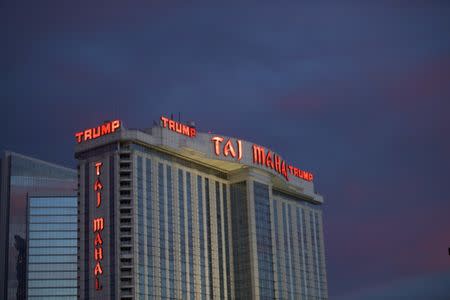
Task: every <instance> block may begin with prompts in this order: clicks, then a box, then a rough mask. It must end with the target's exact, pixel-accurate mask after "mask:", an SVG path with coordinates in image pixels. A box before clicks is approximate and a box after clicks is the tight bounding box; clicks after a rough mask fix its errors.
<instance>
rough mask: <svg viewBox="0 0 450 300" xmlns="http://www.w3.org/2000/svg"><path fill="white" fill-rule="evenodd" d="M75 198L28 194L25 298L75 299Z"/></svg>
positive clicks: (76, 199) (36, 299) (35, 299)
mask: <svg viewBox="0 0 450 300" xmlns="http://www.w3.org/2000/svg"><path fill="white" fill-rule="evenodd" d="M77 202H78V198H77V197H76V196H72V197H61V196H59V197H48V196H47V197H45V196H30V197H29V198H28V214H27V215H28V243H27V253H28V259H27V296H28V299H33V300H38V299H40V300H44V299H61V300H69V299H72V300H74V299H77V209H78V206H77Z"/></svg>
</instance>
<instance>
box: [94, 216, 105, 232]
mask: <svg viewBox="0 0 450 300" xmlns="http://www.w3.org/2000/svg"><path fill="white" fill-rule="evenodd" d="M101 230H103V218H96V219H94V232H97V231H101Z"/></svg>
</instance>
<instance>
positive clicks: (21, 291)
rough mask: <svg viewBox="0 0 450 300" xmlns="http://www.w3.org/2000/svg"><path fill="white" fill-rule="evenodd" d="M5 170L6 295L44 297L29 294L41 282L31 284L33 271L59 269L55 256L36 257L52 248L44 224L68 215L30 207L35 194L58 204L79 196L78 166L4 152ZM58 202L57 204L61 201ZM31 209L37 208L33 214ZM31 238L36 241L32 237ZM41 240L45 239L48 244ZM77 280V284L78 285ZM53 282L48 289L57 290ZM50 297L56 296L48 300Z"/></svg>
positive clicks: (2, 274)
mask: <svg viewBox="0 0 450 300" xmlns="http://www.w3.org/2000/svg"><path fill="white" fill-rule="evenodd" d="M0 170H1V184H0V196H1V198H0V299H18V300H19V299H20V300H21V299H28V298H30V299H39V297H37V298H34V297H32V296H30V295H28V293H27V291H28V287H31V286H32V285H33V284H34V283H35V282H34V281H33V282H32V283H31V286H30V284H29V281H28V279H31V278H28V275H27V274H29V273H28V271H31V270H35V271H39V269H42V268H43V269H45V268H49V269H51V270H54V267H55V266H54V265H52V263H53V261H52V260H53V259H54V258H53V257H52V255H40V256H39V261H35V259H36V258H37V256H36V255H37V254H38V252H39V251H42V250H41V247H47V246H48V239H47V236H46V235H45V233H44V232H42V231H45V230H46V229H45V228H44V227H45V226H49V225H47V224H48V223H52V218H67V217H68V216H65V215H64V214H63V215H58V212H55V211H53V212H51V213H49V212H47V213H45V212H44V211H43V210H39V209H37V207H36V210H35V209H34V208H35V207H34V206H31V207H29V201H30V197H31V196H32V195H36V196H40V197H52V199H53V200H55V201H56V202H58V201H59V199H62V198H66V197H71V198H72V199H74V197H76V195H77V193H76V189H77V173H76V171H75V170H72V169H68V168H64V167H62V166H58V165H55V164H51V163H48V162H44V161H41V160H37V159H34V158H31V157H27V156H24V155H21V154H17V153H12V152H5V153H3V155H2V156H1V159H0ZM56 202H55V204H54V205H55V206H57V205H59V204H58V203H56ZM32 204H33V203H32ZM28 208H31V209H32V212H31V211H30V213H31V215H30V214H29V213H28ZM52 214H53V216H51V215H52ZM75 217H76V213H75ZM37 219H39V220H37ZM30 220H31V223H32V224H30ZM71 226H72V230H74V231H76V230H77V227H76V223H72V225H71ZM65 233H67V232H65ZM65 233H64V234H65ZM30 237H31V238H32V240H33V241H30ZM37 240H40V242H37ZM75 242H76V237H75V238H74V239H73V240H72V245H73V244H74V243H75ZM36 243H42V245H43V246H39V245H37V244H36ZM72 248H73V246H72ZM75 250H76V249H75ZM70 251H74V250H73V249H72V250H70ZM42 254H44V253H42ZM72 267H73V265H72ZM33 274H34V275H36V273H33ZM34 275H33V276H34ZM38 275H43V274H38ZM49 279H50V278H49ZM32 280H34V279H32ZM73 282H74V281H72V286H71V287H72V288H76V284H75V285H73ZM47 283H48V285H47V286H42V288H47V289H52V292H53V293H54V292H56V290H55V289H54V288H56V287H57V286H55V285H54V284H55V282H53V283H52V282H47ZM49 298H50V299H51V297H46V298H45V299H49ZM56 298H58V297H56ZM56 298H54V299H56ZM40 299H43V298H40ZM58 299H60V298H58Z"/></svg>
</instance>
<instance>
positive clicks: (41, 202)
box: [29, 197, 77, 208]
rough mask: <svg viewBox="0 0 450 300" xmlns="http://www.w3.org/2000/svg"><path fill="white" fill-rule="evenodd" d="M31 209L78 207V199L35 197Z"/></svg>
mask: <svg viewBox="0 0 450 300" xmlns="http://www.w3.org/2000/svg"><path fill="white" fill-rule="evenodd" d="M29 205H30V208H34V207H75V208H76V207H77V198H76V197H33V198H30V201H29Z"/></svg>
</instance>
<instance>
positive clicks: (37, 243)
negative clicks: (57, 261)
mask: <svg viewBox="0 0 450 300" xmlns="http://www.w3.org/2000/svg"><path fill="white" fill-rule="evenodd" d="M29 246H30V248H32V247H49V248H52V247H76V246H77V240H76V239H58V240H50V239H46V240H30V241H29Z"/></svg>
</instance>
